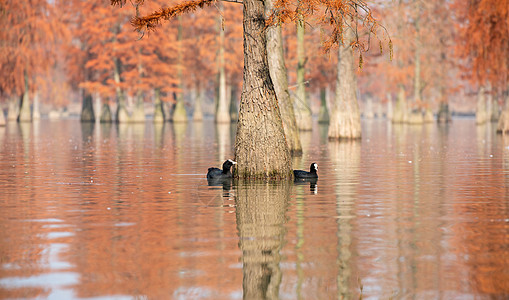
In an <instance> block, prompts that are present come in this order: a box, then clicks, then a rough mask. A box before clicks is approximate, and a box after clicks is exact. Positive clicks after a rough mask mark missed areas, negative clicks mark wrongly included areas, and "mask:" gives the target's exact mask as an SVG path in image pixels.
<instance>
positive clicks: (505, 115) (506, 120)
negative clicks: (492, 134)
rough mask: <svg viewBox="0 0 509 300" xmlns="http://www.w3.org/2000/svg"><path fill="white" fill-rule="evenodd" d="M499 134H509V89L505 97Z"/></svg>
mask: <svg viewBox="0 0 509 300" xmlns="http://www.w3.org/2000/svg"><path fill="white" fill-rule="evenodd" d="M497 132H498V133H504V134H505V133H509V88H508V91H507V94H506V97H505V103H504V110H503V111H502V114H501V115H500V118H499V119H498V124H497Z"/></svg>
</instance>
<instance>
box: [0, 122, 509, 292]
mask: <svg viewBox="0 0 509 300" xmlns="http://www.w3.org/2000/svg"><path fill="white" fill-rule="evenodd" d="M234 130H235V128H231V127H230V126H216V125H215V124H214V123H212V122H205V123H196V124H193V123H189V124H187V125H174V124H165V125H164V126H163V125H161V126H155V125H153V124H150V123H147V124H145V125H139V124H138V125H124V126H116V125H101V126H97V127H96V126H94V125H90V124H83V125H82V124H80V123H79V122H78V121H55V122H51V121H41V122H40V123H34V124H8V126H7V127H0V188H1V192H0V228H1V229H0V297H1V298H42V299H45V298H48V299H73V298H93V299H133V298H135V299H242V298H243V297H244V298H246V299H262V298H269V299H277V298H280V299H359V297H361V296H362V298H363V299H503V298H507V297H509V208H508V207H509V201H508V199H509V138H504V137H502V136H500V135H496V134H495V132H494V127H493V125H487V126H480V127H476V126H475V124H474V121H473V120H469V119H467V120H461V119H458V120H455V121H454V122H453V123H452V124H451V125H449V126H438V125H436V124H432V125H426V126H424V127H421V126H393V125H391V124H388V123H387V122H385V121H364V123H363V139H362V141H361V142H344V143H337V142H328V141H327V138H326V130H327V128H326V127H321V126H318V125H316V126H315V128H314V130H313V132H310V133H303V135H302V142H303V146H304V155H303V156H302V157H299V158H295V159H294V166H295V167H297V168H300V169H307V168H309V165H310V164H311V163H312V162H316V163H318V172H319V176H320V178H319V180H318V182H317V184H316V185H314V184H311V183H303V184H294V183H289V184H288V183H266V184H264V183H256V184H255V183H252V184H241V185H233V186H228V185H225V186H209V185H208V183H207V180H206V179H205V173H206V170H207V168H208V167H211V166H220V165H221V164H222V162H223V161H224V160H225V159H227V158H232V157H233V142H234Z"/></svg>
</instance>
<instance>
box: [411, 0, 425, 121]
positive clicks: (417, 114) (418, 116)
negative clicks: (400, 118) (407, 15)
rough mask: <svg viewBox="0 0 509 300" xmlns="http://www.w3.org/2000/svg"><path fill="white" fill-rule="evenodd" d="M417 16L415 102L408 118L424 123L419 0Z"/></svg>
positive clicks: (415, 24) (415, 22)
mask: <svg viewBox="0 0 509 300" xmlns="http://www.w3.org/2000/svg"><path fill="white" fill-rule="evenodd" d="M415 9H416V18H415V21H414V28H415V50H414V54H415V55H414V103H413V105H412V111H411V112H410V116H409V118H408V123H410V124H422V123H424V118H423V112H424V111H423V108H424V105H423V101H422V97H421V41H420V36H419V35H420V30H421V27H420V23H419V22H420V15H421V10H422V9H421V6H420V3H419V2H416V4H415Z"/></svg>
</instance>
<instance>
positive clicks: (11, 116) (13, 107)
mask: <svg viewBox="0 0 509 300" xmlns="http://www.w3.org/2000/svg"><path fill="white" fill-rule="evenodd" d="M19 100H20V98H19V97H18V96H11V97H10V100H9V108H8V109H7V121H9V122H10V121H16V120H17V119H18V115H19V107H20V103H19Z"/></svg>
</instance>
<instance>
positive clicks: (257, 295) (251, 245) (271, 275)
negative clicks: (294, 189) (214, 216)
mask: <svg viewBox="0 0 509 300" xmlns="http://www.w3.org/2000/svg"><path fill="white" fill-rule="evenodd" d="M290 187H291V185H290V184H289V182H279V183H275V184H271V183H266V184H264V185H260V184H249V183H241V184H239V187H238V190H237V193H236V194H237V197H236V199H235V200H236V201H235V204H236V206H237V209H236V216H237V229H238V234H239V248H240V249H241V251H242V270H243V275H244V277H243V284H242V288H243V294H244V295H243V298H244V299H279V287H280V284H281V279H282V272H281V267H280V265H279V264H280V261H281V254H280V251H281V249H282V247H283V241H284V240H285V229H284V226H283V225H284V224H285V222H286V217H285V212H286V211H287V209H288V208H287V206H288V201H289V197H290Z"/></svg>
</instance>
